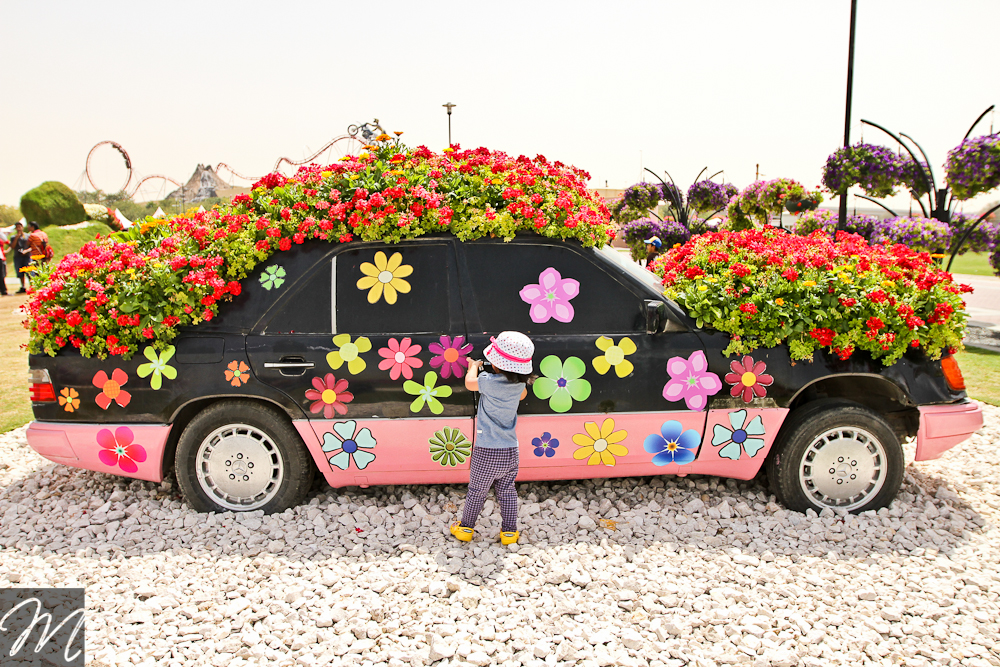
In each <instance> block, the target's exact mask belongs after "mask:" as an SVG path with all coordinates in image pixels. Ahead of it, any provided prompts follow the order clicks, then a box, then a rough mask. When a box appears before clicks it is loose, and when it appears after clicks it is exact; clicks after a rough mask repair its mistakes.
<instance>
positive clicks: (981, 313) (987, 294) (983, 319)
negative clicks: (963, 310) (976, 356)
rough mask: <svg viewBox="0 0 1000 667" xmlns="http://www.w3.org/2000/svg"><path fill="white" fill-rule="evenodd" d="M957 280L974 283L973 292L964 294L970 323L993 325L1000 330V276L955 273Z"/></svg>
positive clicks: (967, 283)
mask: <svg viewBox="0 0 1000 667" xmlns="http://www.w3.org/2000/svg"><path fill="white" fill-rule="evenodd" d="M954 276H955V280H956V282H960V283H964V284H966V285H972V288H973V289H974V290H975V291H974V292H973V293H972V294H966V295H964V298H965V303H966V304H968V308H967V310H968V311H969V320H971V321H970V324H977V325H979V326H992V327H994V328H996V329H998V330H1000V278H994V277H987V276H969V275H965V274H961V273H956V274H954Z"/></svg>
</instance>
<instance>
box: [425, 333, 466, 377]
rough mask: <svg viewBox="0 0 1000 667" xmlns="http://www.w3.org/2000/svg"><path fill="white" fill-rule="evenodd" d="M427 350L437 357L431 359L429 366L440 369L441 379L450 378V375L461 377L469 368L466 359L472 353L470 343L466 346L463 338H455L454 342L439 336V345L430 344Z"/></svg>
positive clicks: (446, 337)
mask: <svg viewBox="0 0 1000 667" xmlns="http://www.w3.org/2000/svg"><path fill="white" fill-rule="evenodd" d="M427 350H428V351H429V352H433V353H434V354H436V355H438V356H436V357H434V358H433V359H431V366H432V367H433V368H437V367H439V366H440V367H441V377H442V378H445V379H447V378H450V377H451V375H452V373H454V374H455V377H462V374H463V373H465V371H466V369H468V367H469V360H468V359H467V358H466V357H467V356H468V354H469V352H472V343H468V344H466V342H465V336H455V338H454V340H452V339H451V338H448V336H441V342H440V344H439V343H431V344H430V345H428V346H427Z"/></svg>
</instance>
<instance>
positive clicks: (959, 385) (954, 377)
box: [941, 354, 965, 391]
mask: <svg viewBox="0 0 1000 667" xmlns="http://www.w3.org/2000/svg"><path fill="white" fill-rule="evenodd" d="M941 370H943V371H944V379H945V380H946V381H947V382H948V386H949V387H951V388H952V389H953V390H955V391H963V390H964V389H965V378H964V377H962V369H960V368H959V367H958V362H957V361H955V357H953V356H951V355H950V354H949V355H948V356H946V357H941Z"/></svg>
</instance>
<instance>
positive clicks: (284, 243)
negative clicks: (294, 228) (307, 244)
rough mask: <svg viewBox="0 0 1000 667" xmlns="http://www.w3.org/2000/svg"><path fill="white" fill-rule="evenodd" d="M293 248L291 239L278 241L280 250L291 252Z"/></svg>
mask: <svg viewBox="0 0 1000 667" xmlns="http://www.w3.org/2000/svg"><path fill="white" fill-rule="evenodd" d="M291 247H292V240H291V239H281V240H280V241H278V250H290V249H291Z"/></svg>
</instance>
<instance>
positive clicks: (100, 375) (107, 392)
mask: <svg viewBox="0 0 1000 667" xmlns="http://www.w3.org/2000/svg"><path fill="white" fill-rule="evenodd" d="M93 382H94V386H95V387H97V388H98V389H100V390H101V393H100V394H98V395H97V398H96V399H94V400H95V401H97V404H98V405H99V406H101V409H102V410H107V409H108V406H109V405H111V401H114V402H115V403H117V404H118V405H120V406H121V407H123V408H124V407H125V406H126V405H128V404H129V402H130V401H131V400H132V394H130V393H128V392H127V391H125V390H124V389H122V385H123V384H125V383H126V382H128V374H127V373H126V372H125V371H123V370H122V369H120V368H116V369H115V370H113V371H111V377H110V378H109V377H108V374H107V373H105V372H104V371H97V373H96V374H95V375H94V380H93Z"/></svg>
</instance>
